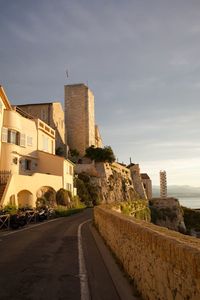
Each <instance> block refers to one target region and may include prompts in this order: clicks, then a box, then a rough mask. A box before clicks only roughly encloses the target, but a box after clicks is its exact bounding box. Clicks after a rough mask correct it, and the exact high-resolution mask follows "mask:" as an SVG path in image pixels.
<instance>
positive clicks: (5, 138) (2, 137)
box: [1, 127, 8, 143]
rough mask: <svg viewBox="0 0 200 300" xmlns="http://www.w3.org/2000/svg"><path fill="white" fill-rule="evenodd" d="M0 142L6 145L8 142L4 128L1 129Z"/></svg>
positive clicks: (6, 130)
mask: <svg viewBox="0 0 200 300" xmlns="http://www.w3.org/2000/svg"><path fill="white" fill-rule="evenodd" d="M1 140H2V142H5V143H7V141H8V128H5V127H3V128H2V136H1Z"/></svg>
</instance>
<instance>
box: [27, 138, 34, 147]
mask: <svg viewBox="0 0 200 300" xmlns="http://www.w3.org/2000/svg"><path fill="white" fill-rule="evenodd" d="M27 145H28V146H33V138H32V136H27Z"/></svg>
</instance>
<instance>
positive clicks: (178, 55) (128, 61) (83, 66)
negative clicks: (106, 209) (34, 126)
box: [0, 0, 200, 186]
mask: <svg viewBox="0 0 200 300" xmlns="http://www.w3.org/2000/svg"><path fill="white" fill-rule="evenodd" d="M0 5H1V6H0V7H1V17H0V41H1V42H0V84H1V85H3V87H4V89H5V90H6V93H7V96H8V98H9V100H10V101H11V103H12V104H23V103H37V102H50V101H61V102H63V98H64V85H65V84H72V83H85V84H88V86H89V87H90V89H91V90H92V91H93V93H94V95H95V115H96V123H97V124H98V125H99V128H100V131H101V135H102V138H103V141H104V145H111V147H112V148H113V150H114V152H115V155H116V157H117V158H118V160H119V161H121V162H124V163H129V158H130V157H131V158H132V162H134V163H139V164H140V169H141V172H142V173H145V172H147V173H148V174H149V176H150V177H151V179H152V181H153V185H158V184H159V171H160V170H161V169H164V170H166V172H167V180H168V184H174V185H191V186H200V138H199V137H200V126H199V125H200V101H199V99H200V1H199V0H196V1H194V0H190V1H188V0H168V1H165V0H151V1H150V0H130V1H129V0H123V1H122V0H121V1H119V0H111V1H110V0H106V1H104V0H101V1H97V0H71V1H69V0H39V1H38V0H34V1H32V0H17V1H16V0H9V1H8V0H0ZM66 70H68V74H69V77H68V78H67V76H66Z"/></svg>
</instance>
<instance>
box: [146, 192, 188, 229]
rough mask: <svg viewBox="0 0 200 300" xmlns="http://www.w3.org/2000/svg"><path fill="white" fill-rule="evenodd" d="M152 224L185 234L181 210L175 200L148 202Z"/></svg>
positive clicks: (152, 200)
mask: <svg viewBox="0 0 200 300" xmlns="http://www.w3.org/2000/svg"><path fill="white" fill-rule="evenodd" d="M149 207H150V209H151V220H152V223H154V224H156V225H159V226H163V227H167V228H169V229H171V230H175V231H179V232H182V233H185V232H186V227H185V224H184V218H183V210H182V208H181V206H180V203H179V201H178V199H176V198H166V199H161V198H154V199H151V200H150V201H149Z"/></svg>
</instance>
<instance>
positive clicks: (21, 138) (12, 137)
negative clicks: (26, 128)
mask: <svg viewBox="0 0 200 300" xmlns="http://www.w3.org/2000/svg"><path fill="white" fill-rule="evenodd" d="M1 140H2V142H5V143H11V144H15V145H20V146H22V147H25V146H26V135H25V134H23V133H20V132H18V131H16V130H13V129H8V128H5V127H3V128H2V137H1Z"/></svg>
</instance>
